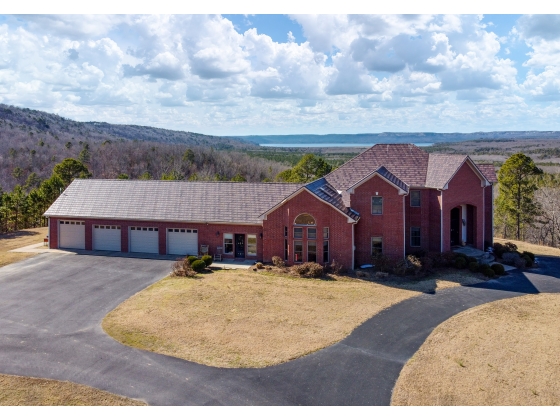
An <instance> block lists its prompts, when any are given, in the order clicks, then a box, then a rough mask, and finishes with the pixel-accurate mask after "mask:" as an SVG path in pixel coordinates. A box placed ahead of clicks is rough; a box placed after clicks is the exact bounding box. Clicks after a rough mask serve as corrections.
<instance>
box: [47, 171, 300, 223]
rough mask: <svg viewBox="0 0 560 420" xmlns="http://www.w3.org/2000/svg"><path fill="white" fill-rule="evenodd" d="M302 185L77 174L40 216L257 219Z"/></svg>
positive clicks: (214, 220)
mask: <svg viewBox="0 0 560 420" xmlns="http://www.w3.org/2000/svg"><path fill="white" fill-rule="evenodd" d="M302 186H303V184H288V183H249V182H186V181H137V180H134V181H128V180H108V179H77V180H74V181H73V182H72V184H70V186H69V187H68V188H66V190H65V191H64V192H63V193H62V194H61V195H60V197H58V199H57V200H56V201H55V202H54V203H53V204H52V206H51V207H50V208H49V209H48V210H47V211H46V213H45V216H47V217H52V216H58V217H80V218H100V219H123V220H147V221H149V220H154V221H156V220H157V221H180V222H202V223H242V224H259V225H260V224H261V223H262V222H261V221H260V220H259V215H260V214H261V213H263V212H264V211H266V210H267V209H269V208H270V207H272V206H274V205H275V204H276V203H278V202H280V201H282V200H283V199H284V198H285V197H288V196H289V195H291V194H292V193H294V192H295V191H297V190H298V189H300V188H301V187H302Z"/></svg>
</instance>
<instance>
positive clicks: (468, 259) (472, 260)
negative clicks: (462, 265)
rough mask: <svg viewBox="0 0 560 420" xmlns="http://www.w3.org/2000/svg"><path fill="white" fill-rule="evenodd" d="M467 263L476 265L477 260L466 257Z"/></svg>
mask: <svg viewBox="0 0 560 420" xmlns="http://www.w3.org/2000/svg"><path fill="white" fill-rule="evenodd" d="M467 262H468V263H473V262H475V263H477V262H478V260H477V259H476V258H475V257H467Z"/></svg>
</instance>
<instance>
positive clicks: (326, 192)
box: [304, 178, 360, 220]
mask: <svg viewBox="0 0 560 420" xmlns="http://www.w3.org/2000/svg"><path fill="white" fill-rule="evenodd" d="M304 188H306V189H307V190H308V191H309V192H311V193H312V194H315V195H316V196H317V197H319V198H320V199H321V200H323V201H326V202H327V203H329V204H330V205H332V206H333V207H336V208H337V209H338V210H340V211H341V212H343V213H344V214H345V215H347V216H348V217H350V218H351V219H354V220H358V219H359V218H360V214H359V213H358V212H357V211H355V210H353V209H351V208H350V207H347V206H346V205H345V204H344V200H343V199H342V195H340V194H339V193H338V191H337V190H336V189H335V188H334V187H333V186H332V185H331V184H329V183H328V182H327V180H326V179H325V178H319V179H318V180H316V181H313V182H310V183H309V184H307V185H306V186H305V187H304Z"/></svg>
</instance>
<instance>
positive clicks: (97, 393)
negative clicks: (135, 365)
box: [0, 374, 147, 406]
mask: <svg viewBox="0 0 560 420" xmlns="http://www.w3.org/2000/svg"><path fill="white" fill-rule="evenodd" d="M0 405H2V406H30V405H35V406H37V405H40V406H46V405H49V406H52V405H88V406H92V405H98V406H100V405H102V406H109V405H110V406H115V405H120V406H122V405H147V404H146V403H144V402H142V401H138V400H134V399H131V398H126V397H121V396H120V395H115V394H111V393H110V392H106V391H102V390H100V389H96V388H92V387H89V386H86V385H80V384H76V383H73V382H67V381H55V380H51V379H41V378H28V377H22V376H13V375H2V374H0Z"/></svg>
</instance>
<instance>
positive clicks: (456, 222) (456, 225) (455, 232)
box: [451, 207, 461, 246]
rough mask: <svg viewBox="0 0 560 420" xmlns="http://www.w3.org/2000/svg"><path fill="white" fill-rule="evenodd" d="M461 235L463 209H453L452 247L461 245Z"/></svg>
mask: <svg viewBox="0 0 560 420" xmlns="http://www.w3.org/2000/svg"><path fill="white" fill-rule="evenodd" d="M460 233H461V209H460V208H459V207H455V208H454V209H451V246H454V245H459V243H460V239H459V238H460Z"/></svg>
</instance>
